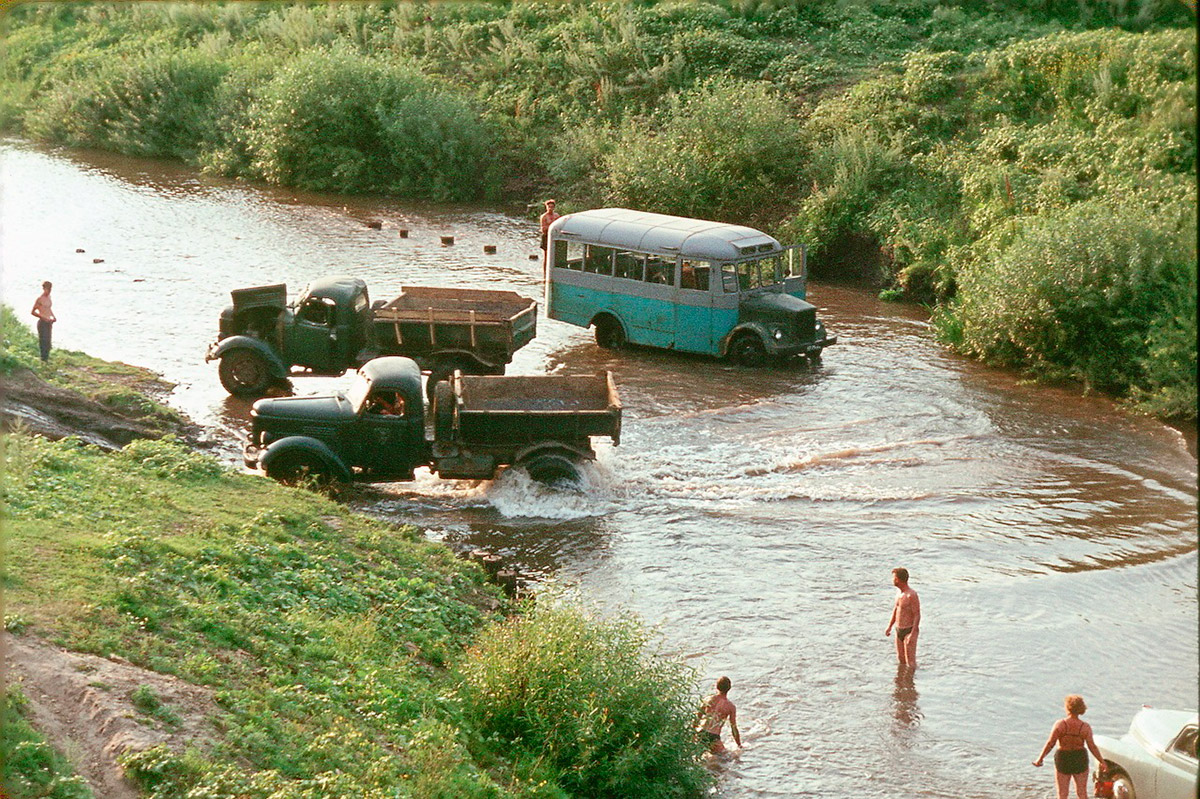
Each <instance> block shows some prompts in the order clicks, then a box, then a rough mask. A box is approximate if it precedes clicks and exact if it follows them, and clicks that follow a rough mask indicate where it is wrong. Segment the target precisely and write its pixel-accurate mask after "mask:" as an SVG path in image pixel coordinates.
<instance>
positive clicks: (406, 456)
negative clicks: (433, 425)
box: [356, 389, 425, 480]
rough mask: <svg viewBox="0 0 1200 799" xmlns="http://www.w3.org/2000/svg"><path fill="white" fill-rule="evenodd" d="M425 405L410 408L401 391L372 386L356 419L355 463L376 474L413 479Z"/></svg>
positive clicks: (423, 425)
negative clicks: (360, 414) (357, 422)
mask: <svg viewBox="0 0 1200 799" xmlns="http://www.w3.org/2000/svg"><path fill="white" fill-rule="evenodd" d="M423 413H424V409H423V408H421V407H419V405H418V407H417V408H415V409H413V408H409V407H408V403H407V402H406V401H405V398H404V396H403V395H402V394H400V392H398V391H395V390H393V389H372V391H371V394H370V395H369V396H368V397H367V400H366V402H365V403H363V410H362V417H361V420H360V423H359V440H358V442H357V444H358V453H359V454H358V458H357V459H356V460H357V461H358V465H360V466H362V467H363V468H364V469H366V470H367V471H368V472H370V473H372V474H373V475H376V476H381V475H389V476H395V477H396V478H398V479H399V478H404V479H410V480H411V479H412V470H413V467H414V466H415V465H416V463H417V461H418V460H419V459H420V455H421V453H420V447H419V445H417V444H416V442H417V440H418V439H419V440H422V441H423V440H424V436H425V424H424V419H423Z"/></svg>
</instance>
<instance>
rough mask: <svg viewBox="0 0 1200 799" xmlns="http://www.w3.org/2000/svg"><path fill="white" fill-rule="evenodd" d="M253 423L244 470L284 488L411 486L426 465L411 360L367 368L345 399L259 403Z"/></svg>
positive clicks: (422, 412) (377, 362)
mask: <svg viewBox="0 0 1200 799" xmlns="http://www.w3.org/2000/svg"><path fill="white" fill-rule="evenodd" d="M250 420H251V433H250V437H251V442H250V444H248V445H247V447H246V449H245V451H244V453H243V454H244V458H245V461H246V465H247V466H251V467H256V466H257V467H261V468H262V469H263V470H264V471H265V472H266V473H267V475H268V476H270V477H273V478H275V479H277V480H280V481H282V482H296V481H297V480H298V479H300V478H302V477H304V476H306V475H310V476H312V477H314V478H318V479H320V478H322V477H332V478H336V479H338V480H342V481H350V480H411V479H413V469H414V468H415V467H417V466H423V465H425V464H427V463H428V461H429V444H428V443H427V442H426V440H425V408H424V405H423V397H422V393H421V371H420V369H419V368H418V367H417V364H416V363H415V362H413V361H412V360H409V359H408V358H396V357H393V358H378V359H375V360H373V361H371V362H369V363H367V364H365V365H364V366H363V367H362V368H361V369H360V370H359V373H358V377H357V378H356V379H355V381H354V382H353V383H352V384H351V386H350V388H349V389H348V390H347V391H345V392H337V393H335V394H329V395H324V396H315V397H279V398H274V399H267V400H259V401H258V402H256V403H255V404H254V406H253V408H252V409H251V411H250Z"/></svg>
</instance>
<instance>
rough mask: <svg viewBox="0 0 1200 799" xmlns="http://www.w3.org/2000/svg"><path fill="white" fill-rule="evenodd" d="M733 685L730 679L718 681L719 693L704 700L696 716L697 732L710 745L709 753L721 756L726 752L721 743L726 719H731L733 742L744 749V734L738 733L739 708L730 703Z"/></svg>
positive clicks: (730, 729) (724, 678)
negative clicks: (730, 691)
mask: <svg viewBox="0 0 1200 799" xmlns="http://www.w3.org/2000/svg"><path fill="white" fill-rule="evenodd" d="M732 685H733V683H731V682H730V681H729V678H728V677H722V678H720V679H719V680H717V692H716V693H715V694H713V695H712V696H710V697H708V699H705V700H704V705H703V706H702V707H701V708H700V712H699V713H697V714H696V732H698V733H699V734H700V736H701V737H702V738H704V742H705V743H706V744H708V751H710V752H712V753H713V754H720V753H722V752H724V751H726V750H725V744H724V743H723V742H722V741H721V727H722V726H723V725H724V724H725V719H729V731H730V732H731V733H733V741H734V743H736V744H737V745H738V748H739V749H741V748H742V734H741V733H740V732H738V726H737V707H736V706H735V705H734V704H733V702H730V701H729V689H730V688H731V687H732Z"/></svg>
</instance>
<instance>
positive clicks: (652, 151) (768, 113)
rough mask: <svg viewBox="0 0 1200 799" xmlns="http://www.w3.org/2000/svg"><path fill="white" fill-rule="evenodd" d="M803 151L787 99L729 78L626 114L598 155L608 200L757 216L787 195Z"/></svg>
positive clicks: (766, 214) (692, 212)
mask: <svg viewBox="0 0 1200 799" xmlns="http://www.w3.org/2000/svg"><path fill="white" fill-rule="evenodd" d="M803 158H804V151H803V150H802V148H801V146H800V139H799V129H798V127H797V126H796V125H795V124H794V123H793V121H792V119H791V118H790V115H789V112H788V108H787V106H786V104H785V103H784V102H783V101H782V100H781V99H779V98H778V97H776V96H775V95H774V93H772V92H771V91H770V90H769V89H767V88H766V87H764V86H762V85H759V84H751V83H744V82H740V81H733V80H719V81H712V82H710V83H707V84H705V85H703V86H701V87H700V88H698V89H697V90H695V91H693V92H688V93H686V94H683V95H678V96H674V97H671V98H670V99H669V101H668V103H667V105H666V107H665V108H664V109H663V110H662V111H661V113H659V114H657V115H655V116H654V117H651V118H639V119H634V120H629V121H626V122H625V123H624V125H622V127H621V129H620V130H619V131H618V133H617V139H616V142H615V143H614V144H613V146H612V147H611V149H609V150H608V151H607V152H606V153H605V154H604V155H603V156H602V157H601V159H600V160H601V164H602V169H603V179H602V180H603V185H604V191H605V195H606V200H607V201H608V202H610V203H613V204H617V205H630V206H634V207H639V208H653V209H654V210H656V211H660V212H664V213H674V214H679V215H682V216H700V217H703V216H715V217H717V218H720V219H741V220H749V221H761V220H764V219H769V218H772V217H775V216H777V215H778V213H779V210H780V208H781V206H783V205H784V204H785V203H786V202H788V201H790V198H791V197H792V196H793V192H794V189H795V185H796V182H797V180H798V178H799V175H800V168H801V164H802V163H803Z"/></svg>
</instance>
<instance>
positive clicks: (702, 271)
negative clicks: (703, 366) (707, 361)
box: [675, 258, 720, 354]
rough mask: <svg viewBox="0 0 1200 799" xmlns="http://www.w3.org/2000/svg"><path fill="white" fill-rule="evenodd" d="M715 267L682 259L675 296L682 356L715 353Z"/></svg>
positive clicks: (676, 328)
mask: <svg viewBox="0 0 1200 799" xmlns="http://www.w3.org/2000/svg"><path fill="white" fill-rule="evenodd" d="M712 282H713V267H712V264H711V263H709V262H708V261H696V260H691V259H687V258H685V259H683V261H682V262H681V263H680V266H679V290H678V291H677V292H676V293H675V349H677V350H682V351H683V352H701V353H710V354H712V353H716V351H717V346H718V345H719V339H720V337H719V336H718V337H717V338H718V341H713V325H712V312H713V295H712V292H711V290H710V289H711V287H712Z"/></svg>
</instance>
